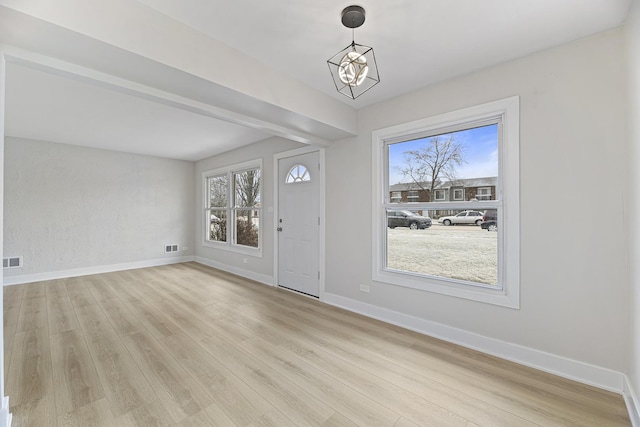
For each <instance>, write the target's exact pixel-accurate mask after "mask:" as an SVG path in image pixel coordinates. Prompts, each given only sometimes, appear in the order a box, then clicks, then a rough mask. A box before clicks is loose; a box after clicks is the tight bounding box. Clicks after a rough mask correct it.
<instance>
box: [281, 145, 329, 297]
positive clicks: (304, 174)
mask: <svg viewBox="0 0 640 427" xmlns="http://www.w3.org/2000/svg"><path fill="white" fill-rule="evenodd" d="M319 161H320V160H319V154H318V152H317V151H314V152H312V153H307V154H302V155H298V156H293V157H286V158H283V159H280V160H278V218H276V223H277V224H276V226H277V227H278V233H277V234H278V285H279V286H282V287H285V288H288V289H293V290H295V291H298V292H302V293H305V294H308V295H312V296H315V297H317V296H319V284H320V270H319V264H320V263H319V240H320V234H319V232H320V225H319V223H320V216H319V208H318V206H319V203H318V199H319V190H320V185H319V166H318V165H319Z"/></svg>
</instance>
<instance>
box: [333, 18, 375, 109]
mask: <svg viewBox="0 0 640 427" xmlns="http://www.w3.org/2000/svg"><path fill="white" fill-rule="evenodd" d="M364 18H365V12H364V8H362V7H360V6H348V7H346V8H345V9H344V10H343V11H342V24H343V25H344V26H345V27H347V28H351V29H352V33H351V34H352V38H351V44H350V45H349V46H347V47H345V48H344V49H342V50H341V51H340V52H338V53H336V54H335V55H333V56H332V57H331V58H330V59H329V60H328V61H327V64H328V65H329V72H331V77H333V82H334V83H335V85H336V89H337V90H338V92H340V93H341V94H343V95H345V96H348V97H349V98H351V99H356V98H357V97H359V96H360V95H362V94H363V93H365V92H366V91H368V90H369V89H371V88H372V87H373V86H375V85H376V84H378V83H380V76H379V74H378V65H377V64H376V57H375V55H374V54H373V48H372V47H369V46H365V45H362V44H358V43H356V42H355V41H354V40H353V29H354V28H358V27H359V26H361V25H362V24H363V23H364Z"/></svg>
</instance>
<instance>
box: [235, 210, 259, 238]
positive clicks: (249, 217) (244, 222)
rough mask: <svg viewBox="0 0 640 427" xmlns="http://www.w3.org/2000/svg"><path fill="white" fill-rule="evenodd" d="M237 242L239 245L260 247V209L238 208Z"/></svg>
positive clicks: (236, 211) (236, 212)
mask: <svg viewBox="0 0 640 427" xmlns="http://www.w3.org/2000/svg"><path fill="white" fill-rule="evenodd" d="M235 214H236V235H235V242H236V244H238V245H243V246H250V247H252V248H257V247H258V237H259V233H258V232H259V230H260V210H255V209H237V210H235Z"/></svg>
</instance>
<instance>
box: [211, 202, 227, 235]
mask: <svg viewBox="0 0 640 427" xmlns="http://www.w3.org/2000/svg"><path fill="white" fill-rule="evenodd" d="M207 215H209V217H208V218H209V219H208V225H209V226H208V230H209V237H208V240H212V241H214V242H226V241H227V211H226V210H224V209H211V210H209V211H207Z"/></svg>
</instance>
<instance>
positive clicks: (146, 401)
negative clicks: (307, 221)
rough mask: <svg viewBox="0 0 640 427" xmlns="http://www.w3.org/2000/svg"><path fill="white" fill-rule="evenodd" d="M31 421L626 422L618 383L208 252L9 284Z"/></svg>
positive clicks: (14, 346) (17, 407) (14, 348)
mask: <svg viewBox="0 0 640 427" xmlns="http://www.w3.org/2000/svg"><path fill="white" fill-rule="evenodd" d="M4 304H5V305H4V334H5V337H4V342H5V361H4V363H5V372H6V394H7V395H8V396H9V398H10V404H11V412H12V413H13V420H14V421H13V425H14V426H16V427H21V426H60V427H62V426H118V427H120V426H124V427H126V426H156V425H157V426H184V427H186V426H225V427H226V426H247V427H258V426H265V427H266V426H277V427H286V426H324V427H329V426H340V427H349V426H367V427H369V426H389V427H415V426H469V427H471V426H536V425H538V426H567V425H572V426H629V425H630V421H629V418H628V415H627V411H626V408H625V405H624V401H623V399H622V397H621V396H619V395H616V394H614V393H609V392H606V391H602V390H599V389H596V388H593V387H589V386H586V385H583V384H579V383H575V382H572V381H569V380H566V379H563V378H559V377H555V376H553V375H550V374H546V373H543V372H540V371H536V370H534V369H530V368H527V367H524V366H521V365H517V364H514V363H510V362H506V361H504V360H500V359H497V358H494V357H491V356H488V355H485V354H482V353H478V352H475V351H472V350H469V349H465V348H462V347H458V346H455V345H452V344H448V343H445V342H443V341H439V340H436V339H433V338H429V337H425V336H423V335H420V334H417V333H414V332H410V331H407V330H404V329H401V328H398V327H395V326H391V325H387V324H384V323H381V322H378V321H375V320H371V319H368V318H365V317H362V316H359V315H356V314H353V313H349V312H346V311H343V310H340V309H337V308H334V307H331V306H328V305H324V304H322V303H319V302H318V301H315V300H313V299H310V298H307V297H304V296H300V295H297V294H294V293H291V292H288V291H285V290H281V289H274V288H270V287H268V286H264V285H260V284H257V283H254V282H251V281H249V280H245V279H242V278H239V277H237V276H233V275H230V274H227V273H224V272H220V271H217V270H213V269H210V268H207V267H204V266H201V265H199V264H195V263H187V264H177V265H171V266H163V267H156V268H148V269H140V270H129V271H122V272H116V273H108V274H100V275H94V276H85V277H78V278H70V279H61V280H52V281H46V282H40V283H31V284H26V285H17V286H9V287H5V288H4Z"/></svg>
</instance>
